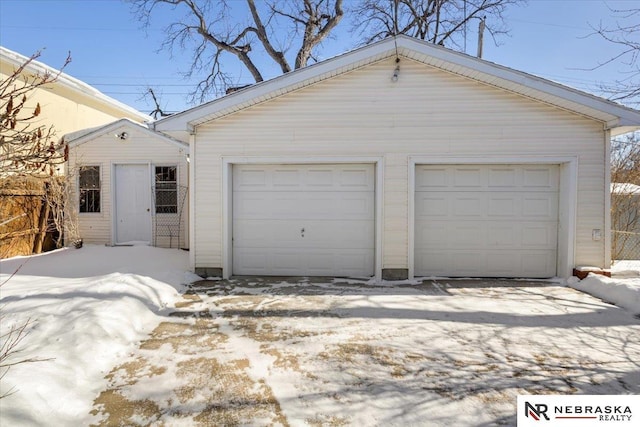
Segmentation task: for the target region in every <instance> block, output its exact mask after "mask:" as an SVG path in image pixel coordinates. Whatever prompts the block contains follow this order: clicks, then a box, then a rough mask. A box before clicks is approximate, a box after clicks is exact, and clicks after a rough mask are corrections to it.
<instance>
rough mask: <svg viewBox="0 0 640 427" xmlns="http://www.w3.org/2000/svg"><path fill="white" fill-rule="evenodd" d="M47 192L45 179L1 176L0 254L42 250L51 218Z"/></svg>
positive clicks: (5, 256)
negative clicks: (3, 177) (2, 177)
mask: <svg viewBox="0 0 640 427" xmlns="http://www.w3.org/2000/svg"><path fill="white" fill-rule="evenodd" d="M45 194H46V183H45V182H44V181H43V180H38V179H33V178H25V177H16V178H5V179H2V180H0V258H8V257H12V256H16V255H30V254H32V253H41V252H42V251H43V246H44V242H45V237H46V234H47V226H48V218H49V205H48V204H47V203H46V201H45V197H44V196H45Z"/></svg>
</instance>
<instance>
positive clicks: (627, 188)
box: [611, 182, 640, 196]
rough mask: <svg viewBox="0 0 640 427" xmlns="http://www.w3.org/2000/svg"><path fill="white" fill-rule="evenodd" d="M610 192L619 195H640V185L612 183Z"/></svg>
mask: <svg viewBox="0 0 640 427" xmlns="http://www.w3.org/2000/svg"><path fill="white" fill-rule="evenodd" d="M611 192H612V193H613V194H621V195H626V196H628V195H634V194H635V195H640V185H635V184H631V183H629V182H612V183H611Z"/></svg>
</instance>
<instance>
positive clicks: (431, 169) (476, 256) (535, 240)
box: [414, 164, 560, 278]
mask: <svg viewBox="0 0 640 427" xmlns="http://www.w3.org/2000/svg"><path fill="white" fill-rule="evenodd" d="M559 175H560V169H559V166H558V165H539V164H534V165H501V164H495V165H468V164H465V165H440V164H438V165H417V166H416V171H415V264H414V265H415V275H416V276H451V277H464V276H469V277H531V278H545V277H553V276H555V275H556V271H557V268H556V263H557V250H558V249H557V246H558V201H559V199H558V194H559V179H560V178H559Z"/></svg>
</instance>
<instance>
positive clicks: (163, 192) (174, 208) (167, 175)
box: [156, 166, 178, 214]
mask: <svg viewBox="0 0 640 427" xmlns="http://www.w3.org/2000/svg"><path fill="white" fill-rule="evenodd" d="M177 171H178V167H177V166H156V213H158V214H163V213H165V214H166V213H168V214H174V213H178V180H177V176H178V175H177Z"/></svg>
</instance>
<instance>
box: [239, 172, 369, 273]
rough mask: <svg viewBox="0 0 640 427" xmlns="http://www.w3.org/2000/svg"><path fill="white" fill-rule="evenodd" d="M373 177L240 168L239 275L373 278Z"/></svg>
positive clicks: (359, 173) (339, 173) (366, 174)
mask: <svg viewBox="0 0 640 427" xmlns="http://www.w3.org/2000/svg"><path fill="white" fill-rule="evenodd" d="M374 169H375V168H374V165H373V164H340V165H331V164H316V165H261V164H258V165H256V164H251V165H234V166H233V181H232V182H233V184H232V185H233V195H232V197H233V231H232V233H233V238H232V239H233V272H234V274H238V275H271V276H303V275H304V276H361V277H369V276H372V275H373V274H374V261H375V256H374V253H375V242H374V240H375V231H374V230H375V214H374V212H375V209H374V201H375V174H374Z"/></svg>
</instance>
